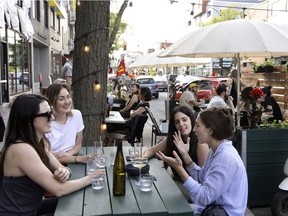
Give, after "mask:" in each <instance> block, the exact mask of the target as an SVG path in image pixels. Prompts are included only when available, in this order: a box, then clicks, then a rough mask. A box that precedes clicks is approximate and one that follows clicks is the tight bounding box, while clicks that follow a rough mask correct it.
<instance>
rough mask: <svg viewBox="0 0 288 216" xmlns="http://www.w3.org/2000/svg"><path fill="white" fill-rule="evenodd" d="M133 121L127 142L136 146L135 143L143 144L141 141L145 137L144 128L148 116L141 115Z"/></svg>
mask: <svg viewBox="0 0 288 216" xmlns="http://www.w3.org/2000/svg"><path fill="white" fill-rule="evenodd" d="M131 120H132V121H133V123H131V125H129V131H130V135H129V137H128V138H127V141H128V142H129V143H130V144H131V145H132V146H134V143H135V142H141V139H142V137H143V130H144V126H145V124H146V122H147V120H148V116H147V115H146V114H140V115H137V116H135V117H134V118H133V119H131ZM127 122H128V121H127Z"/></svg>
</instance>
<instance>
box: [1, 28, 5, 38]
mask: <svg viewBox="0 0 288 216" xmlns="http://www.w3.org/2000/svg"><path fill="white" fill-rule="evenodd" d="M1 40H2V41H6V30H5V28H0V41H1Z"/></svg>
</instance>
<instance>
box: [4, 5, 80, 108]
mask: <svg viewBox="0 0 288 216" xmlns="http://www.w3.org/2000/svg"><path fill="white" fill-rule="evenodd" d="M73 11H74V10H73V9H72V7H71V2H70V0H66V1H56V0H13V1H11V0H10V1H8V0H1V2H0V39H1V43H0V68H1V73H0V80H1V81H0V82H1V92H0V95H1V96H2V97H1V98H0V103H3V102H9V101H10V96H13V95H16V94H19V93H23V92H33V93H39V89H40V87H41V86H42V87H47V86H48V85H49V84H50V83H51V82H52V81H53V80H54V79H56V78H58V77H60V76H61V68H62V64H63V60H64V61H65V58H64V55H65V54H68V53H69V52H70V50H72V49H73V47H74V45H73V41H74V39H73V38H74V24H75V12H73ZM71 20H72V21H71Z"/></svg>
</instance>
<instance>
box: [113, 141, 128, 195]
mask: <svg viewBox="0 0 288 216" xmlns="http://www.w3.org/2000/svg"><path fill="white" fill-rule="evenodd" d="M116 144H117V152H116V157H115V162H114V167H113V195H114V196H124V195H125V192H126V185H125V184H126V172H125V161H124V156H123V150H122V140H121V139H117V140H116Z"/></svg>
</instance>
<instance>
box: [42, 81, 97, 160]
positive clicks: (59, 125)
mask: <svg viewBox="0 0 288 216" xmlns="http://www.w3.org/2000/svg"><path fill="white" fill-rule="evenodd" d="M46 96H47V98H48V100H49V103H50V105H51V106H52V107H53V115H54V116H55V120H54V121H52V122H51V126H52V131H51V133H48V134H46V137H47V138H48V140H49V143H50V147H51V151H52V152H53V154H54V155H55V156H56V158H57V159H58V160H59V161H60V162H61V163H64V164H68V163H86V162H87V161H88V160H90V159H91V157H92V156H91V155H85V156H78V153H79V151H80V148H81V146H82V139H83V132H82V131H83V129H84V124H83V118H82V114H81V112H80V111H79V110H76V109H72V98H71V95H70V90H69V87H68V86H67V85H66V84H56V83H54V84H52V85H50V86H49V87H48V89H47V91H46Z"/></svg>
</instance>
